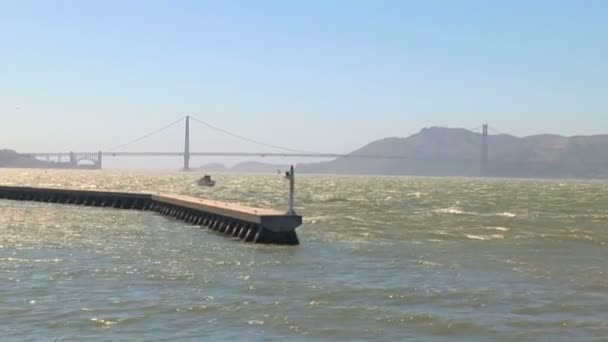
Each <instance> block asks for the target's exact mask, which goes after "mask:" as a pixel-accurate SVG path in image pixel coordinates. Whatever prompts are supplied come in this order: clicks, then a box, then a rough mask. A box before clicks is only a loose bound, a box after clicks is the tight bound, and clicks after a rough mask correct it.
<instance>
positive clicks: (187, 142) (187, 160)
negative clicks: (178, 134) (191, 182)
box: [184, 115, 190, 171]
mask: <svg viewBox="0 0 608 342" xmlns="http://www.w3.org/2000/svg"><path fill="white" fill-rule="evenodd" d="M184 171H190V115H186V134H185V141H184Z"/></svg>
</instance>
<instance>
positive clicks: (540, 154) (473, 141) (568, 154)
mask: <svg viewBox="0 0 608 342" xmlns="http://www.w3.org/2000/svg"><path fill="white" fill-rule="evenodd" d="M481 148H482V136H481V134H479V133H474V132H471V131H468V130H465V129H460V128H443V127H431V128H425V129H423V130H421V131H420V132H418V133H416V134H414V135H411V136H409V137H407V138H394V137H393V138H385V139H381V140H377V141H374V142H372V143H370V144H368V145H366V146H364V147H362V148H360V149H358V150H356V151H354V152H352V153H350V155H353V156H356V155H385V156H399V157H400V159H367V158H365V159H364V158H361V159H358V158H338V159H336V160H333V161H328V162H321V163H312V164H304V165H298V171H299V172H310V173H343V174H386V175H420V176H495V177H565V178H569V177H580V178H608V135H595V136H575V137H563V136H559V135H549V134H543V135H533V136H528V137H524V138H518V137H514V136H511V135H490V136H489V137H488V163H487V164H486V167H485V168H483V167H482V165H481Z"/></svg>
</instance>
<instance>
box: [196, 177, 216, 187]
mask: <svg viewBox="0 0 608 342" xmlns="http://www.w3.org/2000/svg"><path fill="white" fill-rule="evenodd" d="M198 185H200V186H215V181H214V180H212V179H211V176H209V175H204V176H203V178H201V179H199V180H198Z"/></svg>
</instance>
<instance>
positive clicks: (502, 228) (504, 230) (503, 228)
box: [486, 227, 511, 232]
mask: <svg viewBox="0 0 608 342" xmlns="http://www.w3.org/2000/svg"><path fill="white" fill-rule="evenodd" d="M486 229H489V230H499V231H501V232H508V231H509V230H511V228H507V227H486Z"/></svg>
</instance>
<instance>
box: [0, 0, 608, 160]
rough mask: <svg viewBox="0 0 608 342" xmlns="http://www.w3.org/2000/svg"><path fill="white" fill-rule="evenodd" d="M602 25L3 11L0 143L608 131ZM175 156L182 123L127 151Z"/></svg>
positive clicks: (525, 15) (92, 9) (572, 18)
mask: <svg viewBox="0 0 608 342" xmlns="http://www.w3.org/2000/svg"><path fill="white" fill-rule="evenodd" d="M607 17H608V1H593V0H585V1H560V0H551V1H543V0H539V1H518V0H511V1H506V0H505V1H467V0H462V1H447V0H444V1H434V0H424V1H406V0H402V1H381V0H378V1H362V0H361V1H358V0H350V1H347V0H332V1H327V0H307V1H265V0H259V1H245V0H243V1H238V0H231V1H219V0H218V1H204V0H200V1H136V0H133V1H112V0H104V1H75V0H74V1H62V0H57V1H30V0H20V1H10V0H0V148H11V149H15V150H18V151H23V152H46V151H53V152H54V151H69V150H72V151H89V150H90V151H97V150H100V149H101V150H106V149H107V148H109V147H111V146H115V145H119V144H122V143H125V142H128V141H130V140H132V139H134V138H137V137H139V136H142V135H144V134H146V133H149V132H152V131H154V130H156V129H158V128H160V127H163V126H165V125H167V124H169V123H171V122H173V121H175V120H177V119H179V118H180V117H183V116H185V115H192V116H195V117H197V118H199V119H200V120H203V121H205V122H208V123H210V124H212V125H214V126H217V127H220V128H223V129H225V130H229V131H231V132H234V133H237V134H239V135H243V136H246V137H249V138H251V139H255V140H260V141H264V142H267V143H270V144H276V145H282V146H288V147H291V148H295V149H301V150H307V151H315V152H339V153H344V152H349V151H351V150H354V149H356V148H359V147H361V146H363V145H365V144H367V143H368V142H370V141H372V140H375V139H379V138H383V137H388V136H408V135H410V134H413V133H416V132H418V131H419V130H420V129H422V128H423V127H429V126H448V127H463V128H475V127H479V126H480V125H482V124H484V123H488V124H489V125H490V128H491V132H502V133H509V134H513V135H518V136H523V135H529V134H536V133H544V132H549V133H557V134H564V135H586V134H600V133H608V39H606V37H608V20H606V18H607ZM191 134H192V148H191V149H192V150H196V151H252V152H259V151H266V152H269V151H272V149H269V148H261V147H259V146H256V145H252V144H248V143H245V142H243V141H240V140H238V139H235V138H232V137H229V136H225V135H221V134H218V133H217V132H214V131H212V130H209V129H208V128H205V127H204V126H202V125H198V124H192V133H191ZM181 149H183V126H180V125H175V126H172V127H170V128H169V129H167V130H166V131H163V132H161V133H160V134H157V135H154V136H152V137H150V138H148V139H144V140H142V141H140V142H138V143H135V144H133V145H131V146H129V147H128V149H127V150H128V151H179V150H181ZM205 162H208V161H205ZM176 164H179V161H177V160H176Z"/></svg>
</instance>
